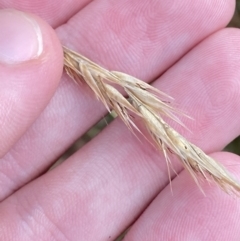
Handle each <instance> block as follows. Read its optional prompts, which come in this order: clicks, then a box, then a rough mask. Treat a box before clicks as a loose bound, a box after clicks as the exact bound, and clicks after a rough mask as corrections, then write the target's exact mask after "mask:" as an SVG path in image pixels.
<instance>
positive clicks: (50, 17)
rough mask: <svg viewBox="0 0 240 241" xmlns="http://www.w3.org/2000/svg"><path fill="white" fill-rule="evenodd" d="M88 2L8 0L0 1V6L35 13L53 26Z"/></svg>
mask: <svg viewBox="0 0 240 241" xmlns="http://www.w3.org/2000/svg"><path fill="white" fill-rule="evenodd" d="M90 2H91V0H67V1H66V0H65V1H62V0H55V1H46V2H43V1H42V0H37V1H36V0H35V1H31V0H22V1H18V0H8V1H0V8H15V9H18V10H20V11H24V12H30V13H32V14H36V15H37V16H39V17H41V18H42V19H44V20H45V21H47V22H48V23H49V24H50V25H51V26H52V27H54V28H55V27H57V26H59V25H61V24H63V23H65V22H66V21H67V20H68V19H69V18H70V17H71V16H73V15H74V14H75V13H77V12H78V11H80V10H81V9H82V8H83V7H84V6H86V5H87V4H88V3H90Z"/></svg>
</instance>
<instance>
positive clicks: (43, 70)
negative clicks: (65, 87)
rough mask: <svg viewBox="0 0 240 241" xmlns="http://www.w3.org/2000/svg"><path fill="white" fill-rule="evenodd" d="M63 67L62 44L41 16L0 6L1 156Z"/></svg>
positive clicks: (40, 107)
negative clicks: (3, 8)
mask: <svg viewBox="0 0 240 241" xmlns="http://www.w3.org/2000/svg"><path fill="white" fill-rule="evenodd" d="M62 68H63V54H62V47H61V44H60V42H59V40H58V38H57V36H56V34H55V32H54V31H53V29H52V28H51V27H50V26H49V25H48V24H47V23H45V22H44V21H43V20H41V19H40V18H38V17H36V16H34V15H31V14H26V13H23V12H19V11H16V10H11V9H7V10H0V99H1V101H0V140H1V145H0V156H3V155H4V154H6V152H7V151H8V150H9V149H10V148H11V147H12V146H13V145H14V143H15V142H16V141H17V140H18V139H19V138H20V137H21V136H22V135H23V133H24V132H25V131H26V130H27V129H28V127H29V126H30V125H31V124H32V123H33V122H34V120H36V118H37V117H38V116H39V115H40V113H41V112H42V110H43V109H44V108H45V107H46V105H47V104H48V102H49V100H50V99H51V97H52V96H53V94H54V92H55V90H56V88H57V86H58V83H59V80H60V78H61V74H62Z"/></svg>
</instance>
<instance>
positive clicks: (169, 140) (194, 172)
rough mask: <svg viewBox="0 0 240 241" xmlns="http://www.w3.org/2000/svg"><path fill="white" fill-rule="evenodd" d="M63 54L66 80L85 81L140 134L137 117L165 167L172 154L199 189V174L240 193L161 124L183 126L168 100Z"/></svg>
mask: <svg viewBox="0 0 240 241" xmlns="http://www.w3.org/2000/svg"><path fill="white" fill-rule="evenodd" d="M63 51H64V67H65V70H66V72H67V73H68V74H69V76H70V77H71V78H72V79H73V80H74V81H75V82H77V83H79V82H80V81H82V80H84V81H85V82H86V83H87V84H88V86H89V87H90V88H91V89H92V90H93V92H94V93H95V95H96V97H97V98H98V99H99V100H101V101H102V102H103V104H104V105H105V106H106V108H107V110H108V111H110V110H114V111H115V112H116V113H117V114H118V116H119V117H120V118H121V119H122V120H123V122H124V123H125V124H126V126H127V127H128V128H129V129H130V130H131V131H133V130H134V129H136V130H137V131H140V130H139V129H138V127H137V125H136V124H135V123H134V119H133V118H132V114H135V115H137V116H139V117H140V119H141V120H142V122H143V123H144V125H145V127H146V129H147V130H148V132H149V133H150V135H151V137H152V140H153V142H154V143H155V145H156V147H157V148H158V149H159V150H161V151H162V152H163V154H164V156H165V159H166V161H167V164H168V166H171V162H170V157H169V155H170V154H172V153H174V154H176V155H177V156H178V157H179V159H180V161H181V162H182V164H183V166H184V167H185V168H186V169H187V170H188V171H189V173H190V174H191V176H192V177H193V179H194V180H195V182H196V183H197V184H198V185H199V181H198V177H199V176H198V174H200V175H201V176H202V177H203V178H204V179H207V180H209V181H210V180H213V181H215V182H216V183H217V184H218V185H219V186H220V187H221V188H222V189H223V190H224V191H226V192H236V191H237V192H239V191H240V185H239V183H238V182H237V181H236V180H235V179H234V178H233V177H232V176H231V175H230V174H229V173H228V172H227V170H226V169H225V168H224V167H223V166H222V165H220V164H219V163H217V162H216V161H215V160H214V159H213V158H211V157H209V156H208V155H206V154H205V153H204V152H203V151H202V150H201V149H199V148H198V147H196V146H195V145H193V144H192V143H190V142H189V141H187V140H186V139H185V138H184V137H183V136H181V135H180V134H179V133H177V132H176V131H175V130H174V129H173V128H171V127H170V126H169V125H168V124H167V123H166V122H165V121H164V120H163V118H162V117H163V116H167V117H170V118H171V119H173V120H175V121H177V122H178V123H180V124H182V123H181V121H180V120H179V119H178V118H177V116H176V115H175V113H176V112H178V111H176V110H175V109H174V108H173V107H172V106H170V105H169V104H168V101H169V100H171V99H172V98H171V97H170V96H168V95H166V94H165V93H163V92H161V91H159V90H158V89H156V88H154V87H152V86H151V85H149V84H147V83H145V82H143V81H141V80H139V79H137V78H134V77H132V76H130V75H127V74H124V73H121V72H117V71H108V70H106V69H104V68H102V67H101V66H99V65H97V64H95V63H94V62H92V61H90V60H89V59H87V58H86V57H84V56H82V55H80V54H78V53H76V52H74V51H72V50H69V49H67V48H65V47H63ZM115 85H118V86H120V87H122V88H123V89H124V90H125V92H126V94H127V95H128V97H129V98H128V99H126V98H125V97H124V96H123V95H122V94H121V93H120V92H119V91H118V90H117V89H116V88H115V87H114V86H115ZM163 100H164V101H163ZM140 132H141V131H140ZM199 187H200V185H199ZM200 188H201V187H200Z"/></svg>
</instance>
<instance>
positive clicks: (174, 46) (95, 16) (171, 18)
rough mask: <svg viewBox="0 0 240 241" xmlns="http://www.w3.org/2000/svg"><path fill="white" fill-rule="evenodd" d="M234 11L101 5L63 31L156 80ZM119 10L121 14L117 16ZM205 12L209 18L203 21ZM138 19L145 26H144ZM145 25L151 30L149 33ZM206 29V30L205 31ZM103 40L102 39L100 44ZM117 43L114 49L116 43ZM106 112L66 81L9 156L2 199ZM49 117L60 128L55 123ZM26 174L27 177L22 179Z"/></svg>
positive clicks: (106, 61) (69, 40) (91, 53)
mask: <svg viewBox="0 0 240 241" xmlns="http://www.w3.org/2000/svg"><path fill="white" fill-rule="evenodd" d="M211 4H213V5H214V7H213V6H212V5H211ZM233 7H234V4H233V1H227V2H226V1H220V0H219V1H218V2H217V3H216V2H214V3H210V2H209V1H202V2H201V4H200V5H198V3H197V2H194V3H192V1H191V2H190V1H184V2H178V3H176V4H173V5H169V4H168V3H166V1H163V2H162V3H161V4H159V2H158V1H152V2H151V4H149V1H141V3H139V1H117V2H108V1H95V2H93V3H92V4H91V5H89V6H88V7H86V8H84V10H83V11H81V12H80V13H79V14H77V15H76V16H75V17H74V18H73V19H72V20H71V21H69V22H68V24H66V25H64V26H62V27H61V28H59V29H58V30H57V32H58V34H59V37H60V38H61V39H62V41H63V43H64V44H66V45H68V46H72V47H74V48H75V49H78V50H80V51H81V52H82V53H84V54H86V55H87V56H88V57H90V58H92V59H94V60H97V62H99V63H102V64H103V65H104V66H105V67H109V68H111V69H117V70H122V71H125V72H128V73H130V74H133V75H135V76H138V77H140V78H143V79H145V80H147V81H150V80H152V79H153V78H155V77H156V76H158V75H159V74H160V73H162V72H163V71H165V70H166V68H168V67H169V66H170V65H172V64H173V63H174V62H176V61H177V59H178V58H180V56H181V55H182V54H183V53H185V52H186V51H188V50H189V49H190V48H192V47H193V46H194V45H195V44H196V43H197V42H199V41H200V40H201V39H203V38H204V37H206V36H207V35H208V34H209V33H211V32H213V31H216V30H217V29H219V28H221V27H223V26H224V25H226V24H227V22H228V21H229V19H230V16H231V12H232V11H233ZM121 9H125V10H124V11H125V12H121ZM179 9H180V10H181V11H180V10H179ZM194 9H198V12H197V13H196V15H195V20H194V21H192V17H191V16H190V15H189V14H186V13H188V12H192V11H193V10H194ZM118 11H120V13H119V14H118V15H117V14H112V13H117V12H118ZM132 12H134V13H135V14H134V15H133V14H132ZM107 13H110V15H109V14H107ZM150 13H151V14H150ZM176 14H177V16H178V18H176ZM203 14H204V15H206V17H205V18H202V15H203ZM152 16H154V17H152ZM213 16H214V17H213ZM113 17H114V21H113ZM138 19H139V21H140V23H141V24H140V23H139V24H138V22H137V21H138ZM123 20H124V21H123ZM128 22H130V23H132V24H128ZM92 23H94V26H95V27H94V26H93V24H92ZM126 23H127V24H126ZM135 23H136V24H135ZM159 23H162V24H159ZM109 24H110V25H109ZM121 24H123V25H121ZM110 26H111V27H110ZM141 26H146V29H145V30H144V33H143V31H142V29H141ZM147 26H148V27H147ZM200 26H201V29H202V31H199V28H200ZM89 30H91V31H89ZM122 30H124V31H122ZM102 33H104V34H102ZM69 36H71V37H69ZM100 36H101V40H98V39H97V38H98V37H99V38H100ZM113 36H119V40H118V41H113V39H112V37H113ZM169 39H170V40H171V41H169ZM180 40H181V41H180ZM183 40H184V41H183ZM174 41H175V42H174ZM113 42H114V46H112V45H111V44H112V43H113ZM130 50H131V51H130ZM106 53H107V54H106ZM148 56H151V58H149V57H148ZM142 66H144V68H143V67H142ZM105 113H106V111H105V108H104V107H103V106H102V104H101V103H98V102H97V101H96V100H95V98H94V97H93V95H92V93H91V92H89V89H88V88H87V87H86V86H85V85H82V86H81V87H79V88H76V85H74V84H72V82H69V81H68V80H66V78H64V79H63V82H62V85H61V86H60V88H59V89H58V91H57V93H56V94H55V96H54V99H53V100H52V102H51V104H50V105H49V106H48V109H47V110H46V111H45V112H44V113H43V115H42V116H41V119H40V120H39V121H38V122H37V123H36V124H35V125H34V127H33V129H32V130H29V132H28V134H27V135H26V136H25V137H24V138H23V139H22V140H21V141H20V142H19V145H18V146H16V147H15V149H14V150H13V152H14V153H16V151H17V153H18V156H17V158H16V157H15V156H13V157H12V155H11V153H10V155H9V156H8V157H7V158H6V159H7V160H8V161H7V162H8V163H10V164H9V166H8V167H7V168H6V167H4V168H3V169H4V170H3V172H4V173H11V178H12V179H14V181H11V182H10V183H9V182H7V181H6V180H5V179H2V181H4V183H5V187H6V189H5V190H1V191H2V195H1V196H2V197H5V196H6V195H8V194H9V193H10V192H11V191H10V192H9V190H12V189H15V188H17V187H19V186H21V185H23V184H24V183H26V182H27V181H29V180H31V179H32V178H34V177H36V176H37V175H39V173H42V171H43V170H46V168H47V167H48V166H49V165H50V163H51V162H52V161H53V160H54V159H56V158H58V156H59V155H60V154H61V153H62V152H63V151H64V150H65V149H66V148H67V147H68V146H69V145H70V144H71V143H72V142H73V141H75V140H76V139H77V138H78V137H79V136H80V135H82V134H83V133H84V132H85V131H86V130H88V129H89V128H90V127H91V126H92V125H93V124H94V123H96V121H97V120H98V119H99V118H101V117H103V116H104V114H105ZM49 116H51V120H52V121H53V122H52V123H54V125H49ZM36 130H37V131H36ZM32 136H34V140H35V141H34V143H33V142H32V140H31V138H32ZM43 136H44V141H43V138H42V137H43ZM56 140H57V143H56ZM22 145H25V146H28V147H29V149H30V150H31V152H30V153H28V155H27V156H26V153H25V152H24V151H22V149H21V146H22ZM20 158H21V159H23V160H21V164H22V165H21V170H19V169H18V170H17V172H16V171H14V170H15V169H14V168H12V165H15V163H16V162H17V163H19V161H18V160H19V159H20ZM5 168H6V169H5ZM11 170H13V171H11ZM21 172H24V174H25V175H20V173H21ZM26 173H27V175H26ZM7 183H9V184H10V186H11V188H10V187H9V186H8V184H7Z"/></svg>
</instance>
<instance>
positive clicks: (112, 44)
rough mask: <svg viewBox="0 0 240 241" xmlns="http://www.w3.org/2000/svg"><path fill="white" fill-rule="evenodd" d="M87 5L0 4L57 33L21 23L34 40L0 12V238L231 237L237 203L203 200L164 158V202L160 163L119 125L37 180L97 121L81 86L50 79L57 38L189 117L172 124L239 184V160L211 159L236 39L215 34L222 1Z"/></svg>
mask: <svg viewBox="0 0 240 241" xmlns="http://www.w3.org/2000/svg"><path fill="white" fill-rule="evenodd" d="M89 2H90V1H87V0H82V1H70V0H68V1H51V5H49V4H47V2H46V3H45V4H44V2H43V1H39V2H37V1H27V0H26V1H12V2H11V3H9V2H8V3H6V2H5V1H0V7H2V8H6V7H12V8H17V9H21V10H23V11H29V12H32V13H35V14H37V15H39V16H41V17H42V18H43V19H45V20H46V21H47V22H48V23H49V24H50V25H51V26H53V27H54V28H55V29H56V33H57V36H56V35H55V33H54V31H53V30H52V29H51V28H50V27H49V26H48V25H47V24H46V23H44V22H43V21H42V20H41V19H39V18H37V17H35V16H33V15H31V16H30V15H28V18H31V19H34V20H33V21H35V23H37V24H38V25H39V28H40V30H41V34H38V41H37V40H36V41H34V36H35V32H34V31H33V30H31V29H30V30H29V31H28V34H30V36H28V35H27V27H26V26H29V25H31V24H32V23H30V22H27V23H25V24H26V25H24V20H22V18H23V17H22V16H20V15H19V13H17V12H14V11H12V16H11V18H9V15H8V17H6V10H3V11H1V12H0V59H1V61H0V62H1V63H0V80H1V88H0V95H1V112H0V123H1V125H0V136H1V140H2V142H1V146H0V155H1V157H2V158H1V160H0V184H1V189H0V198H1V200H2V202H1V204H0V216H1V220H0V233H1V239H2V240H24V241H25V240H36V239H37V240H84V241H88V240H89V241H92V240H114V239H115V238H116V237H117V236H118V235H119V234H120V233H121V232H122V231H123V230H124V229H126V228H127V227H128V226H129V225H131V224H132V223H134V224H133V225H132V227H131V229H130V231H129V233H128V234H127V236H126V238H125V240H138V241H140V240H195V239H198V240H236V239H237V237H239V235H240V233H239V232H240V231H239V222H240V221H239V215H240V208H239V207H240V202H239V200H238V199H237V198H233V197H231V196H228V195H226V194H225V193H224V192H222V191H221V190H220V189H219V188H218V187H216V186H214V185H208V183H206V182H205V183H203V184H202V188H203V190H204V191H205V195H206V196H204V195H203V194H202V193H201V192H200V191H199V189H198V187H197V186H196V184H195V183H194V182H193V180H192V179H191V177H190V175H189V174H188V173H187V172H186V171H183V170H182V167H181V165H180V164H179V163H177V162H176V163H175V161H173V166H174V169H175V170H176V172H178V173H179V175H178V176H177V177H176V178H174V177H175V174H174V173H173V174H172V178H174V180H173V181H172V190H173V194H172V193H171V187H170V185H169V180H168V172H167V166H166V163H165V160H164V159H163V158H162V156H161V155H160V154H159V153H158V152H156V151H155V150H154V148H153V147H152V146H151V145H149V144H148V143H147V142H146V143H144V141H143V142H142V143H141V142H139V141H137V140H136V138H135V137H134V136H133V135H132V134H131V133H129V130H127V128H126V127H125V126H124V125H123V124H122V123H121V122H120V121H119V120H115V121H114V122H113V123H111V124H110V125H109V126H108V127H107V128H106V129H105V130H104V131H102V133H101V134H99V135H98V136H97V137H96V138H94V140H92V141H91V142H90V143H88V144H87V145H86V146H85V147H84V148H82V149H81V150H79V151H78V152H77V153H75V154H74V155H73V156H71V157H70V158H68V159H67V160H66V161H65V162H64V163H62V164H61V165H60V166H58V167H57V168H55V169H53V170H52V171H50V172H47V173H45V171H46V170H47V169H48V168H49V167H50V166H51V165H52V164H53V163H54V161H55V160H56V159H57V158H58V157H59V156H60V155H61V154H62V153H63V152H64V151H65V150H66V149H67V148H68V147H69V146H70V145H71V144H72V143H73V142H74V141H75V140H76V139H77V138H78V137H79V136H81V135H82V134H83V133H85V132H86V130H88V129H89V128H90V127H91V126H92V125H93V124H94V123H96V121H97V120H99V119H100V118H101V117H102V116H103V115H104V114H106V110H105V108H104V107H103V105H102V104H101V103H100V102H98V101H97V100H96V99H95V98H94V96H93V94H92V93H91V91H90V90H89V88H88V87H87V86H86V85H84V84H83V85H81V86H79V87H77V86H76V85H75V84H74V83H73V82H72V80H70V79H69V78H68V77H67V75H66V74H64V75H63V77H62V79H61V81H60V76H61V73H62V49H61V45H60V43H59V40H58V38H59V39H60V40H61V43H62V44H64V45H66V46H68V47H71V48H73V49H74V50H76V51H78V52H80V53H81V54H83V55H86V56H87V57H89V58H90V59H92V60H94V61H95V62H97V63H99V64H101V65H103V66H104V67H106V68H108V69H111V70H119V71H122V72H126V73H129V74H131V75H133V76H136V77H138V78H140V79H144V80H146V81H148V82H151V81H154V85H155V86H156V87H158V88H160V89H161V90H162V91H164V92H166V93H168V94H169V95H171V96H172V97H174V98H175V100H176V101H175V102H176V103H177V104H178V105H179V108H180V109H182V110H184V111H185V112H186V113H189V114H190V115H191V116H192V117H193V118H194V119H195V120H196V121H192V120H184V123H185V124H186V125H187V126H188V127H189V129H190V130H191V133H190V132H186V133H183V134H184V135H185V136H187V138H188V139H190V140H191V141H192V142H194V143H195V144H197V145H198V146H200V147H201V148H202V149H203V150H204V151H206V152H207V153H209V154H211V155H212V156H213V157H214V158H216V159H217V160H218V161H220V162H223V163H224V165H225V166H227V168H228V169H232V171H234V172H235V173H236V175H238V176H240V175H239V174H240V168H239V166H238V165H237V163H238V162H239V157H238V156H235V155H233V154H229V153H223V152H219V151H220V150H221V149H222V148H223V147H224V146H225V145H226V144H227V143H229V142H230V141H231V140H232V139H233V138H234V137H236V136H237V135H239V133H240V124H239V120H238V118H239V114H240V88H239V87H240V82H239V76H240V69H239V62H240V59H239V54H238V52H239V50H240V45H239V43H240V41H239V40H240V33H239V30H236V29H235V30H234V29H223V28H224V26H225V25H226V24H227V22H228V21H229V20H230V18H231V15H232V12H233V9H234V1H222V0H218V1H217V2H216V1H211V2H210V1H195V2H193V1H189V0H185V1H178V2H175V3H172V2H169V1H161V2H160V1H154V0H152V1H147V0H142V1H137V0H132V1H126V0H122V1H110V0H108V1H103V0H99V1H92V2H91V3H89ZM85 5H87V6H86V7H84V6H85ZM83 7H84V8H83ZM8 13H9V11H8ZM13 16H14V17H13ZM67 20H69V21H68V22H67V23H66V24H64V23H65V22H66V21H67ZM15 24H18V25H15ZM11 26H12V27H11ZM13 26H17V29H15V31H16V32H17V31H19V30H21V31H19V32H20V35H21V36H16V35H19V34H17V33H16V32H15V34H16V35H14V31H13V32H11V33H9V30H10V29H13V28H14V27H13ZM35 29H36V26H35ZM41 35H42V39H43V51H41V48H39V47H38V46H39V44H41V41H40V42H39V39H41V38H40V36H41ZM10 36H11V38H10ZM13 36H15V38H13ZM19 38H20V39H19ZM200 42H201V43H200ZM6 44H8V45H6ZM7 46H8V47H7ZM9 46H10V47H9ZM13 48H14V53H15V57H14V56H12V55H11V52H12V51H10V50H13ZM7 50H8V51H7ZM30 50H31V51H30ZM29 51H30V52H29ZM36 55H39V56H38V57H37V56H36ZM27 57H33V59H31V60H29V61H27ZM22 60H24V61H23V62H21V61H22ZM4 61H5V62H6V61H7V63H5V62H4ZM16 61H17V62H18V63H16ZM163 73H164V74H163ZM162 74H163V75H162ZM160 75H161V77H160V78H158V76H160ZM178 130H179V131H180V132H183V130H182V129H179V127H178ZM43 173H44V174H43ZM41 174H43V175H41ZM149 203H151V204H150V205H149V206H148V204H149ZM142 212H143V213H142ZM141 213H142V214H141ZM140 214H141V215H140ZM139 215H140V217H139ZM36 237H37V238H36Z"/></svg>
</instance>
